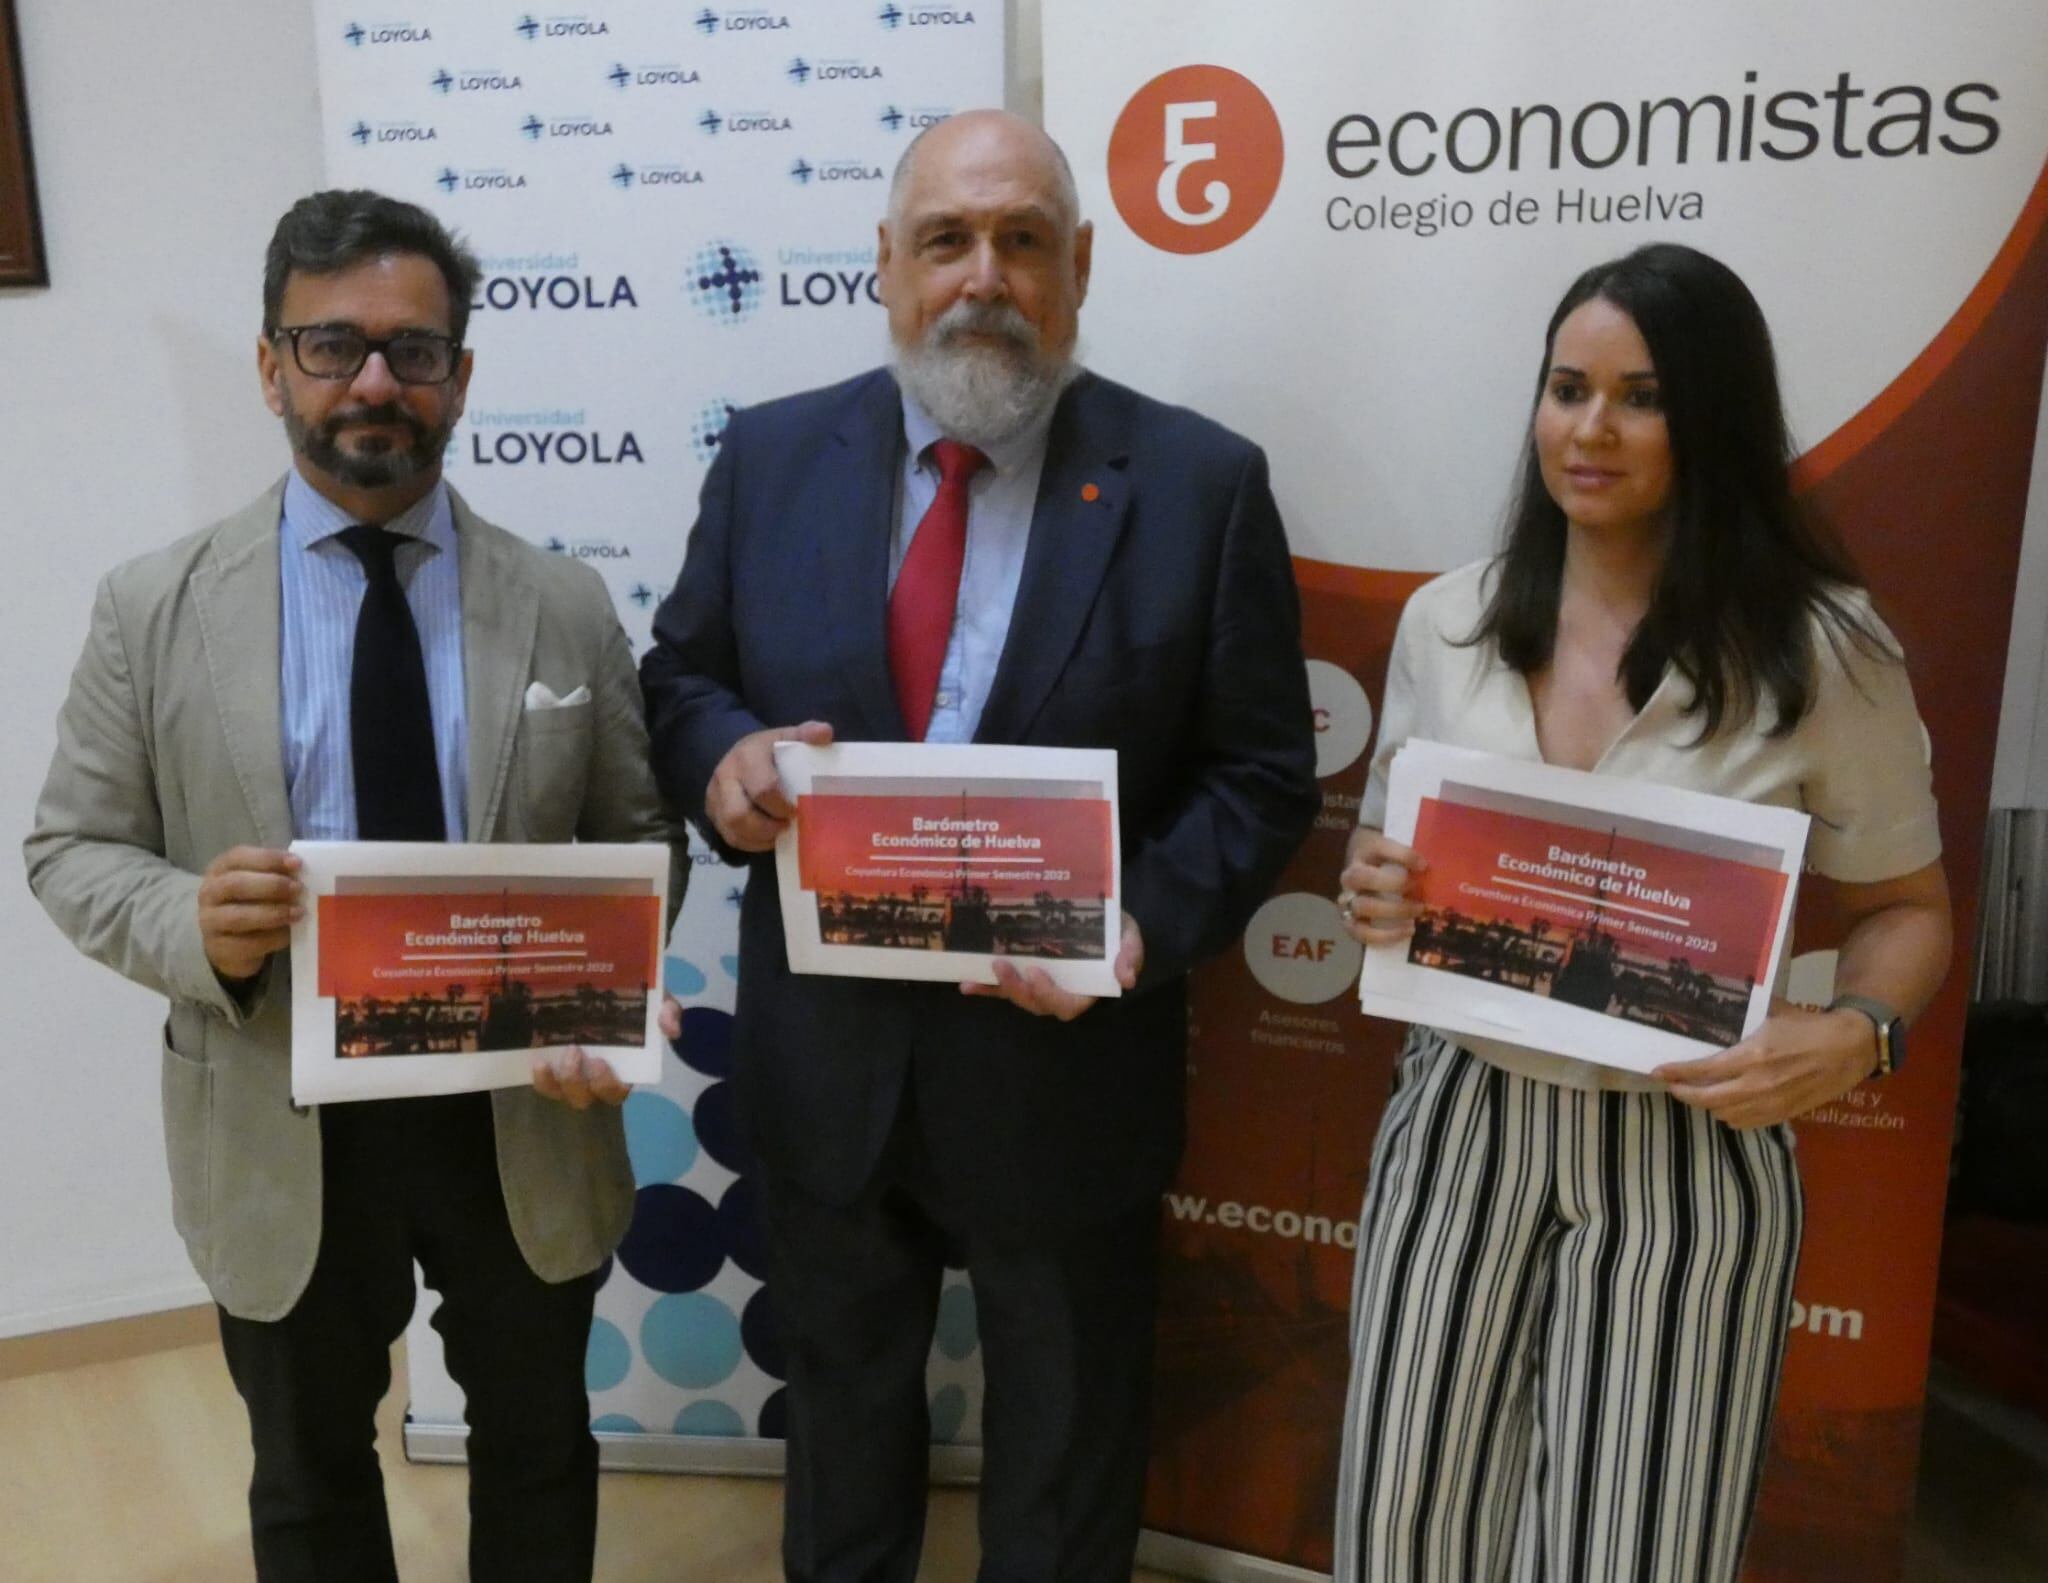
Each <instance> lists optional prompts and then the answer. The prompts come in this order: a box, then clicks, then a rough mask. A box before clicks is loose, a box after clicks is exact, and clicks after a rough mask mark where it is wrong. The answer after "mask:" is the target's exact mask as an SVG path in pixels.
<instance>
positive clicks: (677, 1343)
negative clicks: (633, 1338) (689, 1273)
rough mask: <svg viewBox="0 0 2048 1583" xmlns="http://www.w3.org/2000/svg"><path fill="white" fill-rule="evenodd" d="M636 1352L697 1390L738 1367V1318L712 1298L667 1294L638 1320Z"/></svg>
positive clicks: (668, 1377)
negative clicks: (637, 1347)
mask: <svg viewBox="0 0 2048 1583" xmlns="http://www.w3.org/2000/svg"><path fill="white" fill-rule="evenodd" d="M640 1352H641V1355H642V1356H643V1357H645V1358H646V1359H647V1366H648V1367H649V1368H651V1369H653V1370H654V1372H655V1373H656V1374H659V1375H660V1376H661V1377H662V1378H663V1379H665V1380H667V1381H668V1382H669V1384H671V1385H680V1386H682V1387H683V1389H684V1390H690V1391H701V1390H703V1389H705V1388H706V1387H707V1386H712V1385H717V1384H720V1383H721V1382H723V1381H725V1380H727V1379H730V1378H731V1377H732V1371H733V1370H734V1369H736V1368H738V1367H739V1363H740V1358H741V1356H742V1352H741V1348H740V1322H739V1320H738V1318H737V1317H735V1315H734V1314H733V1311H732V1310H731V1309H730V1308H728V1307H726V1305H725V1304H724V1303H721V1302H720V1301H719V1300H718V1299H717V1298H715V1297H709V1296H706V1295H705V1294H704V1293H702V1292H682V1293H675V1294H671V1295H670V1296H667V1297H662V1298H658V1299H656V1301H655V1304H654V1306H653V1307H652V1308H650V1309H648V1310H647V1317H646V1318H645V1319H643V1320H642V1321H641V1322H640Z"/></svg>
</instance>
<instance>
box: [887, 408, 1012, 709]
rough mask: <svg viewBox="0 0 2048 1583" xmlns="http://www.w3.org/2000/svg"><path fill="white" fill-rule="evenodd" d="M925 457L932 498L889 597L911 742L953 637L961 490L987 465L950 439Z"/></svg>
mask: <svg viewBox="0 0 2048 1583" xmlns="http://www.w3.org/2000/svg"><path fill="white" fill-rule="evenodd" d="M932 452H933V454H934V455H936V456H937V457H938V459H939V492H938V495H937V496H936V497H935V498H934V499H933V501H932V503H931V505H930V507H928V508H927V509H926V511H925V514H924V519H923V520H922V521H921V522H919V523H918V525H917V532H916V534H915V535H913V536H912V538H911V541H910V549H909V551H908V552H907V553H906V554H905V555H904V557H903V565H902V566H901V567H899V568H898V569H897V572H896V587H895V589H894V591H893V592H891V593H890V595H889V674H890V676H891V677H892V678H893V679H894V681H895V683H896V704H897V707H898V708H900V709H901V710H902V711H903V724H904V728H905V729H906V730H908V731H909V733H910V740H911V741H913V742H922V741H923V740H924V734H925V730H926V728H927V727H928V726H930V724H931V719H932V695H933V694H934V693H936V692H937V691H938V688H939V672H940V670H941V669H943V668H944V666H945V663H946V645H947V643H948V642H949V641H950V640H951V639H952V636H953V607H954V606H955V605H957V604H958V603H959V602H960V568H961V565H962V564H963V563H964V562H965V561H966V559H967V486H968V485H969V484H970V483H971V482H972V481H973V479H974V475H975V474H976V473H978V472H980V471H981V469H982V468H983V467H984V466H986V465H987V463H988V458H987V457H986V456H983V455H982V454H981V452H979V451H977V450H976V449H975V448H974V447H973V446H971V445H962V444H961V443H960V442H959V441H958V440H939V441H937V442H936V443H934V444H933V446H932Z"/></svg>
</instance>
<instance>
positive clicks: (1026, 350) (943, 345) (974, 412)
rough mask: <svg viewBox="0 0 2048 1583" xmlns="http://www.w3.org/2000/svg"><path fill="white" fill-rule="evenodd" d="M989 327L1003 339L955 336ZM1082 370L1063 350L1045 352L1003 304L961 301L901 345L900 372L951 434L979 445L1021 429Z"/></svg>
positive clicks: (915, 397) (1027, 327)
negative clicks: (976, 339)
mask: <svg viewBox="0 0 2048 1583" xmlns="http://www.w3.org/2000/svg"><path fill="white" fill-rule="evenodd" d="M967 330H976V331H987V332H993V333H995V334H999V335H1003V336H1005V337H1007V338H1008V339H1007V340H1006V341H1005V343H1004V344H1001V345H993V346H992V345H989V344H987V343H985V342H970V341H964V340H960V339H957V337H958V336H959V335H960V334H961V332H963V331H967ZM1079 372H1080V369H1079V367H1078V365H1077V364H1076V363H1075V362H1074V361H1073V359H1072V358H1071V357H1070V356H1067V355H1065V354H1055V355H1048V354H1047V353H1046V352H1045V351H1044V350H1043V347H1042V345H1041V343H1040V341H1039V339H1038V333H1037V331H1036V329H1035V328H1034V327H1033V326H1032V325H1031V323H1030V322H1029V321H1028V320H1026V319H1025V318H1024V316H1023V315H1022V314H1020V313H1018V312H1017V310H1016V309H1015V308H1014V307H1012V306H1011V305H1009V304H1007V303H1004V304H999V305H996V306H992V307H980V306H977V305H976V304H973V303H968V302H956V303H954V304H953V306H952V307H950V308H948V309H947V310H946V311H945V313H943V314H942V315H940V317H939V318H938V319H937V320H936V321H934V322H933V324H932V325H931V326H930V327H929V328H928V329H927V330H926V331H925V334H924V338H923V339H922V340H920V341H919V342H917V343H916V344H915V345H912V346H903V345H900V344H899V345H898V346H897V348H896V378H897V379H898V381H900V382H901V384H902V386H903V388H904V390H905V391H906V392H908V393H909V395H910V397H911V399H912V400H913V401H915V402H916V403H917V404H918V405H919V406H920V407H922V408H924V410H925V412H926V413H927V414H928V415H929V416H930V417H931V420H932V422H934V423H936V424H937V425H938V426H939V429H940V430H941V432H943V433H944V434H945V435H946V436H947V437H948V438H949V439H955V440H959V441H962V442H963V443H965V444H968V445H972V446H974V447H976V448H977V449H979V450H983V451H986V450H988V449H989V448H990V447H991V446H999V445H1001V444H1003V443H1004V442H1005V441H1007V440H1012V439H1014V438H1016V437H1017V436H1018V435H1020V434H1022V433H1023V432H1024V431H1025V430H1026V429H1028V428H1030V427H1031V426H1032V424H1034V423H1036V422H1037V421H1039V420H1040V419H1041V418H1043V417H1044V416H1045V415H1046V414H1047V413H1049V412H1050V411H1051V410H1052V406H1053V403H1054V402H1056V401H1058V400H1059V397H1060V392H1061V391H1063V390H1065V389H1066V388H1067V385H1068V383H1069V382H1070V381H1072V379H1073V378H1074V376H1075V375H1076V374H1077V373H1079Z"/></svg>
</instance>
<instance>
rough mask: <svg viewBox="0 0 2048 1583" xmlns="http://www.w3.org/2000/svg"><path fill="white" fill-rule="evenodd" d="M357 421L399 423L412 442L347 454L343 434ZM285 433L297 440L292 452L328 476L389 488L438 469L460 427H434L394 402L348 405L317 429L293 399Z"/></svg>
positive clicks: (287, 404) (353, 485)
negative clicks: (451, 436) (295, 404)
mask: <svg viewBox="0 0 2048 1583" xmlns="http://www.w3.org/2000/svg"><path fill="white" fill-rule="evenodd" d="M353 423H395V424H399V425H402V426H403V427H404V429H405V431H406V433H407V435H408V436H409V437H410V438H409V439H408V441H407V442H406V443H405V444H403V445H393V444H391V443H390V442H388V441H379V442H377V443H379V444H380V445H381V446H382V447H383V448H382V449H380V450H374V451H346V450H343V449H342V447H341V431H342V430H343V429H344V428H346V427H347V426H348V425H350V424H353ZM284 432H285V434H286V436H287V437H288V438H289V439H290V440H291V445H292V450H293V451H295V452H296V453H297V454H298V455H300V456H303V457H304V458H305V459H306V460H307V461H309V462H311V463H312V464H313V465H314V466H315V467H317V468H318V469H319V470H320V471H321V472H323V473H325V474H326V475H327V476H328V477H330V478H333V479H336V480H338V481H339V482H341V483H344V484H347V485H348V486H349V487H350V488H352V489H388V488H390V487H391V486H392V485H394V484H404V483H410V482H411V481H412V480H413V479H415V478H418V477H419V476H420V475H421V474H422V473H425V472H428V471H430V470H431V469H432V468H434V467H435V466H437V465H438V464H439V463H440V460H441V453H442V452H443V451H445V450H446V449H447V448H448V437H449V435H451V434H452V433H453V432H454V425H453V424H452V423H451V424H446V425H440V426H435V427H430V426H428V425H427V424H424V423H422V422H420V420H419V419H417V418H415V417H414V416H413V415H412V414H411V413H409V412H407V411H405V410H404V409H403V408H402V407H398V406H395V405H388V404H387V405H385V406H381V407H344V408H342V409H340V410H338V411H336V412H332V413H329V414H328V415H327V417H326V418H325V419H323V420H322V421H321V422H320V423H319V424H317V425H314V424H309V423H307V422H306V420H305V419H304V418H303V417H301V416H300V415H299V411H298V409H297V408H296V407H294V406H293V405H292V404H291V402H290V401H289V400H287V401H286V402H285V408H284Z"/></svg>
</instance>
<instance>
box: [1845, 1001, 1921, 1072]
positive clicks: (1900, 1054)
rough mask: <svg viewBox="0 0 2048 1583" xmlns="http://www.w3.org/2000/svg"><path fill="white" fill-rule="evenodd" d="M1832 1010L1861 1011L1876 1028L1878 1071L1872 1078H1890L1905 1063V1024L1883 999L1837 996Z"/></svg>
mask: <svg viewBox="0 0 2048 1583" xmlns="http://www.w3.org/2000/svg"><path fill="white" fill-rule="evenodd" d="M1828 1010H1829V1011H1859V1012H1861V1013H1862V1014H1863V1015H1864V1016H1866V1017H1868V1018H1869V1019H1870V1021H1871V1025H1872V1026H1873V1027H1875V1028H1876V1029H1877V1070H1876V1071H1875V1072H1873V1073H1872V1074H1871V1075H1872V1076H1873V1077H1890V1076H1891V1075H1892V1073H1894V1072H1896V1071H1897V1070H1898V1069H1899V1068H1900V1067H1901V1066H1903V1065H1905V1061H1906V1037H1905V1035H1906V1022H1905V1019H1904V1018H1903V1017H1901V1016H1900V1015H1899V1014H1898V1013H1897V1012H1896V1011H1894V1010H1893V1009H1892V1008H1891V1007H1889V1006H1887V1005H1886V1004H1885V1003H1884V1002H1883V1001H1881V1000H1874V999H1872V998H1871V997H1870V996H1868V995H1837V996H1836V997H1835V998H1834V999H1833V1000H1832V1001H1830V1002H1829V1003H1828Z"/></svg>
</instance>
